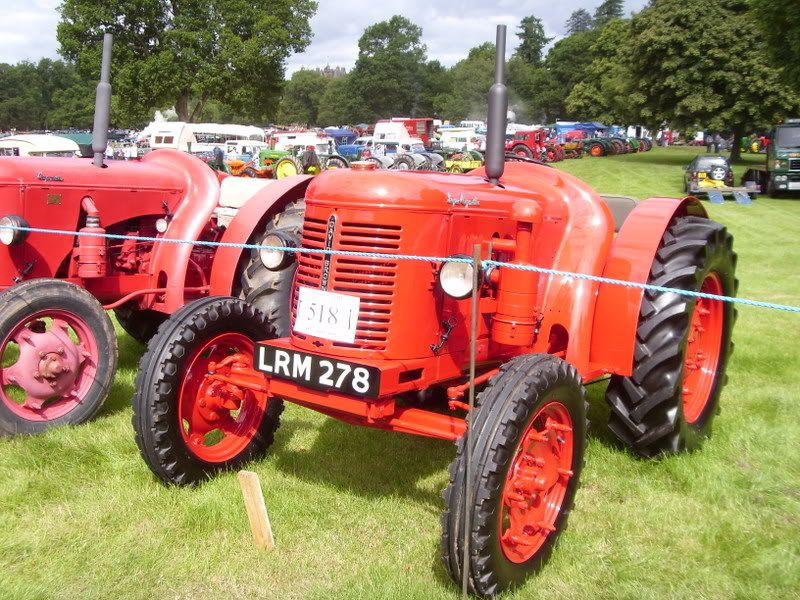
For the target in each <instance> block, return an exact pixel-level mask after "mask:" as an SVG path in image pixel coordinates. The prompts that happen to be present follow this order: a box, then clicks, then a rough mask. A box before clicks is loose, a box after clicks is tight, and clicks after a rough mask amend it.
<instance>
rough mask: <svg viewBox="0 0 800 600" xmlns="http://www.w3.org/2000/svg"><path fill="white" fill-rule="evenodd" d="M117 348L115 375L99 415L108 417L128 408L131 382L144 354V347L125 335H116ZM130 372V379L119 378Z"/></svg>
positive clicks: (131, 394) (131, 388) (131, 389)
mask: <svg viewBox="0 0 800 600" xmlns="http://www.w3.org/2000/svg"><path fill="white" fill-rule="evenodd" d="M117 348H118V349H119V361H118V363H117V375H116V376H115V377H114V382H113V384H112V386H111V392H110V393H109V395H108V399H107V400H106V402H105V404H104V405H103V408H102V410H101V411H100V415H103V416H108V415H111V414H113V413H116V412H119V411H121V410H125V409H126V408H129V407H130V405H131V398H132V397H133V390H134V387H133V381H134V380H135V378H136V373H137V372H138V370H139V360H140V359H141V357H142V354H144V350H145V347H144V346H143V345H142V344H140V343H139V342H137V341H136V340H134V339H133V338H132V337H130V336H129V335H127V334H122V335H117ZM126 371H127V372H132V373H133V375H132V377H120V376H119V375H120V374H121V373H124V372H126Z"/></svg>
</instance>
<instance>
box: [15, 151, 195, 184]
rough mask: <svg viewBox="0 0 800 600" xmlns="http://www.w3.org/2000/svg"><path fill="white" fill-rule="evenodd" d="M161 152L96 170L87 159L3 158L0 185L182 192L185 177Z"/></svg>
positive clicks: (110, 163)
mask: <svg viewBox="0 0 800 600" xmlns="http://www.w3.org/2000/svg"><path fill="white" fill-rule="evenodd" d="M162 152H164V151H155V152H151V153H150V154H148V155H146V156H145V158H144V159H143V160H142V161H141V162H140V161H130V162H128V161H115V160H110V161H108V162H107V166H106V167H103V168H98V167H95V166H94V164H93V163H92V159H90V158H42V157H19V158H11V157H9V158H2V159H0V186H19V185H26V186H30V185H46V186H50V187H62V186H63V187H74V186H80V187H83V188H86V189H87V191H88V190H90V189H96V188H124V189H133V188H135V189H137V190H154V189H164V190H183V189H184V188H185V187H186V178H185V176H183V174H182V173H181V171H180V170H179V169H178V168H176V166H173V165H171V164H170V160H169V158H168V154H171V152H165V154H164V155H162Z"/></svg>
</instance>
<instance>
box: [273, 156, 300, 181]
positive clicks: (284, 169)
mask: <svg viewBox="0 0 800 600" xmlns="http://www.w3.org/2000/svg"><path fill="white" fill-rule="evenodd" d="M272 172H273V173H274V174H275V179H283V178H284V177H291V176H292V175H299V174H300V173H302V172H303V167H301V166H300V163H299V162H298V160H297V159H296V158H295V157H294V156H284V157H283V158H280V159H278V161H277V162H276V163H275V166H274V167H273V169H272Z"/></svg>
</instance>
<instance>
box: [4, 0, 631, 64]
mask: <svg viewBox="0 0 800 600" xmlns="http://www.w3.org/2000/svg"><path fill="white" fill-rule="evenodd" d="M60 1H61V0H0V7H1V8H2V9H3V11H2V12H3V18H2V20H0V40H2V41H0V62H6V63H15V62H19V61H20V60H31V61H36V60H38V59H40V58H44V57H49V58H57V57H58V42H57V41H56V24H57V23H58V11H57V10H56V9H57V7H58V4H59V3H60ZM600 2H601V0H560V1H554V0H495V1H494V2H492V1H491V0H456V1H453V0H402V1H400V2H385V1H375V0H372V1H370V0H319V9H318V10H317V14H316V16H315V17H314V18H313V19H312V20H311V27H312V30H313V32H314V39H313V41H312V42H311V45H310V46H309V47H308V49H307V50H306V52H304V53H303V54H298V55H295V56H292V57H290V58H289V62H288V65H287V66H288V71H289V72H290V73H291V72H292V71H295V70H297V69H299V68H301V67H306V68H313V67H324V66H325V65H326V64H330V65H331V66H343V67H346V68H348V69H350V68H351V67H352V66H353V64H354V63H355V60H356V57H357V55H358V38H359V37H360V36H361V34H362V33H363V31H364V28H365V27H367V26H368V25H370V24H372V23H376V22H378V21H383V20H386V19H389V18H390V17H391V16H392V15H394V14H402V15H404V16H406V17H408V18H409V19H411V20H412V21H414V22H415V23H417V24H418V25H420V26H421V27H422V30H423V41H424V42H425V44H427V46H428V57H429V58H431V59H437V60H439V61H441V62H442V63H443V64H445V65H447V66H450V65H453V64H455V63H456V62H458V61H459V60H460V59H462V58H464V57H465V56H466V54H467V51H468V50H469V49H470V48H472V47H473V46H477V45H478V44H480V43H482V42H485V41H494V25H495V24H497V23H505V24H506V25H508V26H509V46H510V47H511V48H513V47H514V46H516V43H517V38H516V36H514V35H513V32H514V30H515V28H516V26H517V25H518V24H519V21H520V19H522V17H524V16H527V15H531V14H533V15H536V16H538V17H539V18H540V19H542V20H543V21H544V24H545V30H546V31H547V34H548V35H549V36H555V37H558V36H561V35H563V34H564V23H565V22H566V20H567V18H568V17H569V15H570V13H571V12H572V11H573V10H576V9H578V8H586V9H587V10H588V11H589V12H594V8H595V7H596V6H597V5H598V4H600ZM646 2H647V0H626V1H625V10H626V12H628V13H629V12H630V11H634V10H639V9H641V8H642V7H643V6H644V5H645V4H646Z"/></svg>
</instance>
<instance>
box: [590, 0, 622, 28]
mask: <svg viewBox="0 0 800 600" xmlns="http://www.w3.org/2000/svg"><path fill="white" fill-rule="evenodd" d="M624 14H625V1H624V0H603V2H601V3H600V6H598V7H597V8H596V9H595V11H594V27H595V28H596V29H600V28H601V27H604V26H605V25H606V24H607V23H608V22H609V21H611V20H612V19H621V18H622V16H623V15H624Z"/></svg>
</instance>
